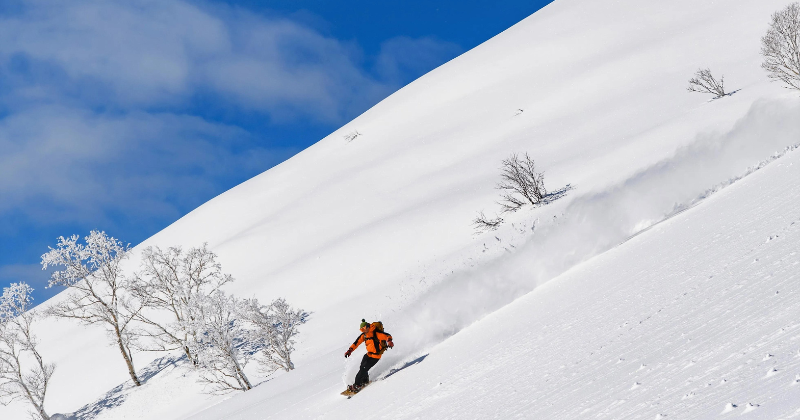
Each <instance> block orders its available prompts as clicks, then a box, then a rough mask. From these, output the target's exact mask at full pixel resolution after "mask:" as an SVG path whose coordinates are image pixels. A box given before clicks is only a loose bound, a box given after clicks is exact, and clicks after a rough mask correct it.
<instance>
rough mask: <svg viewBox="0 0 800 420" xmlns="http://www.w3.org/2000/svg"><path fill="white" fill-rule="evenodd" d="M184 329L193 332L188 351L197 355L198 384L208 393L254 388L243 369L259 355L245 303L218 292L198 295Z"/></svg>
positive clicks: (184, 323) (257, 344)
mask: <svg viewBox="0 0 800 420" xmlns="http://www.w3.org/2000/svg"><path fill="white" fill-rule="evenodd" d="M191 312H192V313H191V314H190V316H189V317H188V319H187V320H186V321H184V322H182V324H183V328H184V329H185V330H186V331H192V332H193V334H191V336H192V337H193V339H192V340H191V341H190V342H189V351H190V352H191V353H192V354H195V355H197V366H198V367H199V369H200V381H201V382H203V383H205V384H207V385H209V387H210V388H209V392H211V393H226V392H230V391H248V390H250V389H252V388H253V385H252V384H251V382H250V380H249V379H248V378H247V375H246V374H245V372H244V368H245V367H246V366H247V364H248V363H249V362H250V361H251V360H252V359H253V357H254V355H255V354H256V353H257V352H258V347H259V343H258V342H257V341H255V340H254V335H253V334H252V330H250V329H248V326H247V322H246V320H245V319H244V316H243V314H244V313H245V312H246V308H245V306H244V302H243V301H241V300H239V299H236V298H235V297H233V296H229V295H226V294H225V293H224V292H222V291H221V290H217V291H216V292H214V293H212V294H211V295H210V296H205V295H197V297H196V299H194V303H193V305H192V306H191Z"/></svg>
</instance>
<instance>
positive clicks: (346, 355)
mask: <svg viewBox="0 0 800 420" xmlns="http://www.w3.org/2000/svg"><path fill="white" fill-rule="evenodd" d="M351 354H353V349H350V350H347V351H346V352H345V353H344V357H345V359H346V358H348V357H350V355H351Z"/></svg>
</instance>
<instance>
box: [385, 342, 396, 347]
mask: <svg viewBox="0 0 800 420" xmlns="http://www.w3.org/2000/svg"><path fill="white" fill-rule="evenodd" d="M386 345H387V346H389V348H392V347H394V343H392V340H389V341H387V342H386Z"/></svg>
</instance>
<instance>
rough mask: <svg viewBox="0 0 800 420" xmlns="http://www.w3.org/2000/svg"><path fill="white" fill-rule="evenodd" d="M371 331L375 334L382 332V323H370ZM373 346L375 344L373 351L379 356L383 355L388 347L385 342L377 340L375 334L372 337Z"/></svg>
mask: <svg viewBox="0 0 800 420" xmlns="http://www.w3.org/2000/svg"><path fill="white" fill-rule="evenodd" d="M371 326H372V329H373V330H374V331H376V332H383V322H381V321H376V322H373V323H372V325H371ZM372 340H373V344H375V350H376V351H377V353H378V354H379V355H381V354H383V352H385V351H386V349H387V348H389V346H388V345H387V344H386V340H378V336H377V334H373V335H372Z"/></svg>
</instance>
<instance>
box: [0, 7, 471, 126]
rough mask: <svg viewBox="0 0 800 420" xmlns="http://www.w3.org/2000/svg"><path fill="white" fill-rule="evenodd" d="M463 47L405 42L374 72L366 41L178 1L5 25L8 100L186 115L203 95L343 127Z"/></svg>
mask: <svg viewBox="0 0 800 420" xmlns="http://www.w3.org/2000/svg"><path fill="white" fill-rule="evenodd" d="M457 52H458V48H457V47H456V46H454V45H453V44H449V43H444V42H441V41H437V40H434V39H429V38H423V39H411V38H398V39H395V40H391V41H388V42H387V43H386V44H385V47H384V51H382V52H381V55H380V57H378V58H377V63H378V64H377V68H378V74H377V75H372V74H370V72H368V71H365V69H364V64H365V63H363V54H362V53H361V51H359V49H358V48H357V46H354V45H352V44H350V43H345V42H341V41H339V40H337V39H333V38H330V37H326V36H324V35H322V34H320V33H319V32H317V31H315V30H313V29H312V28H309V27H306V26H304V25H302V24H299V23H296V22H293V21H291V20H287V19H282V18H267V17H264V16H261V15H256V14H253V13H250V12H248V11H245V10H242V9H237V8H231V7H228V6H221V5H206V6H198V5H196V4H192V3H188V2H185V1H179V0H160V1H151V0H138V1H137V0H132V1H124V2H122V1H119V2H111V1H81V2H74V1H60V0H50V1H29V2H27V3H25V7H23V9H22V11H21V12H19V13H16V14H13V15H10V16H5V17H3V18H2V19H0V62H1V63H2V67H3V73H4V74H3V76H4V79H5V80H6V81H7V86H10V88H11V90H12V91H11V92H9V94H8V95H6V98H5V99H6V101H5V102H6V103H7V104H9V103H18V102H20V101H23V102H27V101H37V102H38V101H51V100H53V98H54V97H55V98H68V99H70V100H73V101H78V102H79V103H82V104H87V105H90V106H95V107H98V106H100V107H113V108H121V109H130V108H154V107H173V108H180V107H183V106H188V105H189V104H190V103H191V101H192V100H193V99H194V98H196V96H197V95H200V94H204V95H212V96H213V97H214V98H215V100H218V101H223V102H225V103H226V104H228V105H231V106H238V107H241V108H243V109H248V110H258V111H261V112H264V113H266V114H268V115H271V116H273V117H279V118H281V117H286V116H289V115H301V116H303V117H304V118H310V119H315V120H320V121H325V122H341V121H342V119H344V118H348V117H351V116H352V114H353V112H354V111H356V110H358V109H363V107H364V106H365V104H370V103H374V102H375V101H377V100H379V99H380V98H383V97H384V96H386V95H387V94H388V93H390V92H391V91H393V90H394V89H396V88H397V87H398V82H399V79H400V77H399V76H400V74H409V73H412V74H420V72H424V71H426V70H427V67H432V65H436V64H438V63H440V62H441V61H442V57H443V56H444V57H447V58H450V57H452V56H454V55H455V54H456V53H457ZM432 63H433V64H432Z"/></svg>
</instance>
